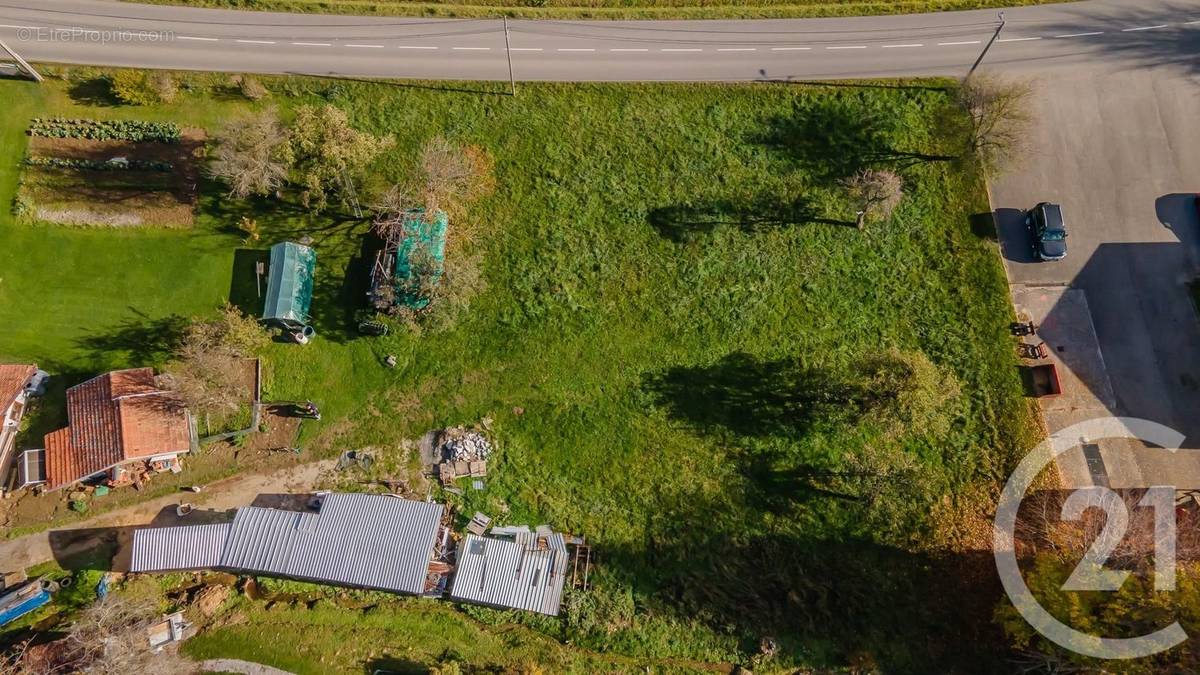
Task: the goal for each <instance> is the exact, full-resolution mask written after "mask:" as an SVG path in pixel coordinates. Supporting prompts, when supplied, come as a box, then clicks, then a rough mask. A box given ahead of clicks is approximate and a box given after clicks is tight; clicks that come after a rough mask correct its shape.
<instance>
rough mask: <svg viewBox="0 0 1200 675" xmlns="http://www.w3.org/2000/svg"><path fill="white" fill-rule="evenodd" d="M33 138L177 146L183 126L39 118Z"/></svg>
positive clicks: (33, 127)
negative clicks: (151, 143) (150, 142)
mask: <svg viewBox="0 0 1200 675" xmlns="http://www.w3.org/2000/svg"><path fill="white" fill-rule="evenodd" d="M29 135H30V136H45V137H47V138H86V139H88V140H93V141H135V142H138V141H153V142H158V143H175V142H178V141H179V137H180V129H179V125H178V124H175V123H174V122H143V121H141V120H89V119H68V118H64V117H52V118H41V117H37V118H34V120H33V122H31V123H30V125H29Z"/></svg>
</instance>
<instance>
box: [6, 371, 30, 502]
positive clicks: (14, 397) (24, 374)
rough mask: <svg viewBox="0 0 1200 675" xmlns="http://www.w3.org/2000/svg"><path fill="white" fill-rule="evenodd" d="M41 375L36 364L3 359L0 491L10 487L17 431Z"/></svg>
mask: <svg viewBox="0 0 1200 675" xmlns="http://www.w3.org/2000/svg"><path fill="white" fill-rule="evenodd" d="M37 375H38V369H37V366H36V365H33V364H15V363H14V364H10V363H0V493H3V492H4V491H5V490H6V489H7V488H8V472H9V470H10V469H11V468H12V460H13V457H14V456H15V455H16V452H14V448H15V447H16V442H17V432H18V431H19V430H20V428H21V417H22V416H23V415H24V414H25V403H26V401H27V399H28V397H29V394H30V391H31V390H32V389H33V388H34V386H35V384H34V381H35V379H36V378H37Z"/></svg>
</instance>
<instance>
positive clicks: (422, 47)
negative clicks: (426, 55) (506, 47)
mask: <svg viewBox="0 0 1200 675" xmlns="http://www.w3.org/2000/svg"><path fill="white" fill-rule="evenodd" d="M396 49H437V47H425V46H420V45H397V46H396ZM513 51H516V50H513Z"/></svg>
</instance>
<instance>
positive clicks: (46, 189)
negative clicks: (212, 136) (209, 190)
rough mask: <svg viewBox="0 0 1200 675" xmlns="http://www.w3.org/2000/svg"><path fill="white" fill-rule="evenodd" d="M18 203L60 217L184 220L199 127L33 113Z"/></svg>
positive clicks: (120, 222) (73, 221)
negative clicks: (41, 116) (45, 116)
mask: <svg viewBox="0 0 1200 675" xmlns="http://www.w3.org/2000/svg"><path fill="white" fill-rule="evenodd" d="M29 135H30V139H29V152H28V156H27V157H26V159H25V162H24V173H23V175H22V184H21V188H20V192H19V194H18V198H17V211H18V214H19V215H21V216H22V217H23V218H26V219H28V220H33V221H40V222H50V223H58V224H63V225H102V226H109V227H126V226H137V225H158V226H168V227H188V226H190V225H191V224H192V221H193V210H194V207H195V203H196V189H197V185H198V183H199V179H200V175H199V162H200V159H201V157H202V155H203V148H204V138H205V137H204V132H203V131H201V130H198V129H188V130H183V129H181V128H180V127H179V126H178V125H176V124H172V123H163V122H140V121H137V120H106V121H98V120H82V119H63V118H52V119H35V120H33V121H32V122H31V124H30V127H29Z"/></svg>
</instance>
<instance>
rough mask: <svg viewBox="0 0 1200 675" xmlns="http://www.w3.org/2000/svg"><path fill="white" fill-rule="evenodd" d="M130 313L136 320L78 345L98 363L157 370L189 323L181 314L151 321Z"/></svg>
mask: <svg viewBox="0 0 1200 675" xmlns="http://www.w3.org/2000/svg"><path fill="white" fill-rule="evenodd" d="M128 309H129V311H130V312H131V313H132V314H133V316H131V317H129V318H127V319H124V320H122V321H121V322H120V323H117V324H116V325H113V326H109V327H107V328H106V329H103V330H101V331H99V332H95V333H91V334H88V335H84V336H83V337H80V338H77V339H76V340H75V342H76V344H77V345H79V346H80V347H82V348H84V349H86V350H88V351H89V352H90V353H91V354H92V356H93V359H94V360H95V362H96V363H114V362H119V363H133V364H137V365H139V366H157V365H160V364H162V363H164V362H166V361H167V360H168V359H169V358H170V357H171V355H172V354H173V353H174V352H175V349H176V348H177V347H178V346H179V342H180V341H181V340H182V339H183V332H184V329H185V328H186V327H187V324H188V321H187V319H186V318H185V317H183V316H181V315H179V314H169V315H167V316H164V317H159V318H152V317H150V316H148V315H147V314H145V313H144V312H142V311H140V310H138V309H135V308H133V307H129V308H128Z"/></svg>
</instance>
